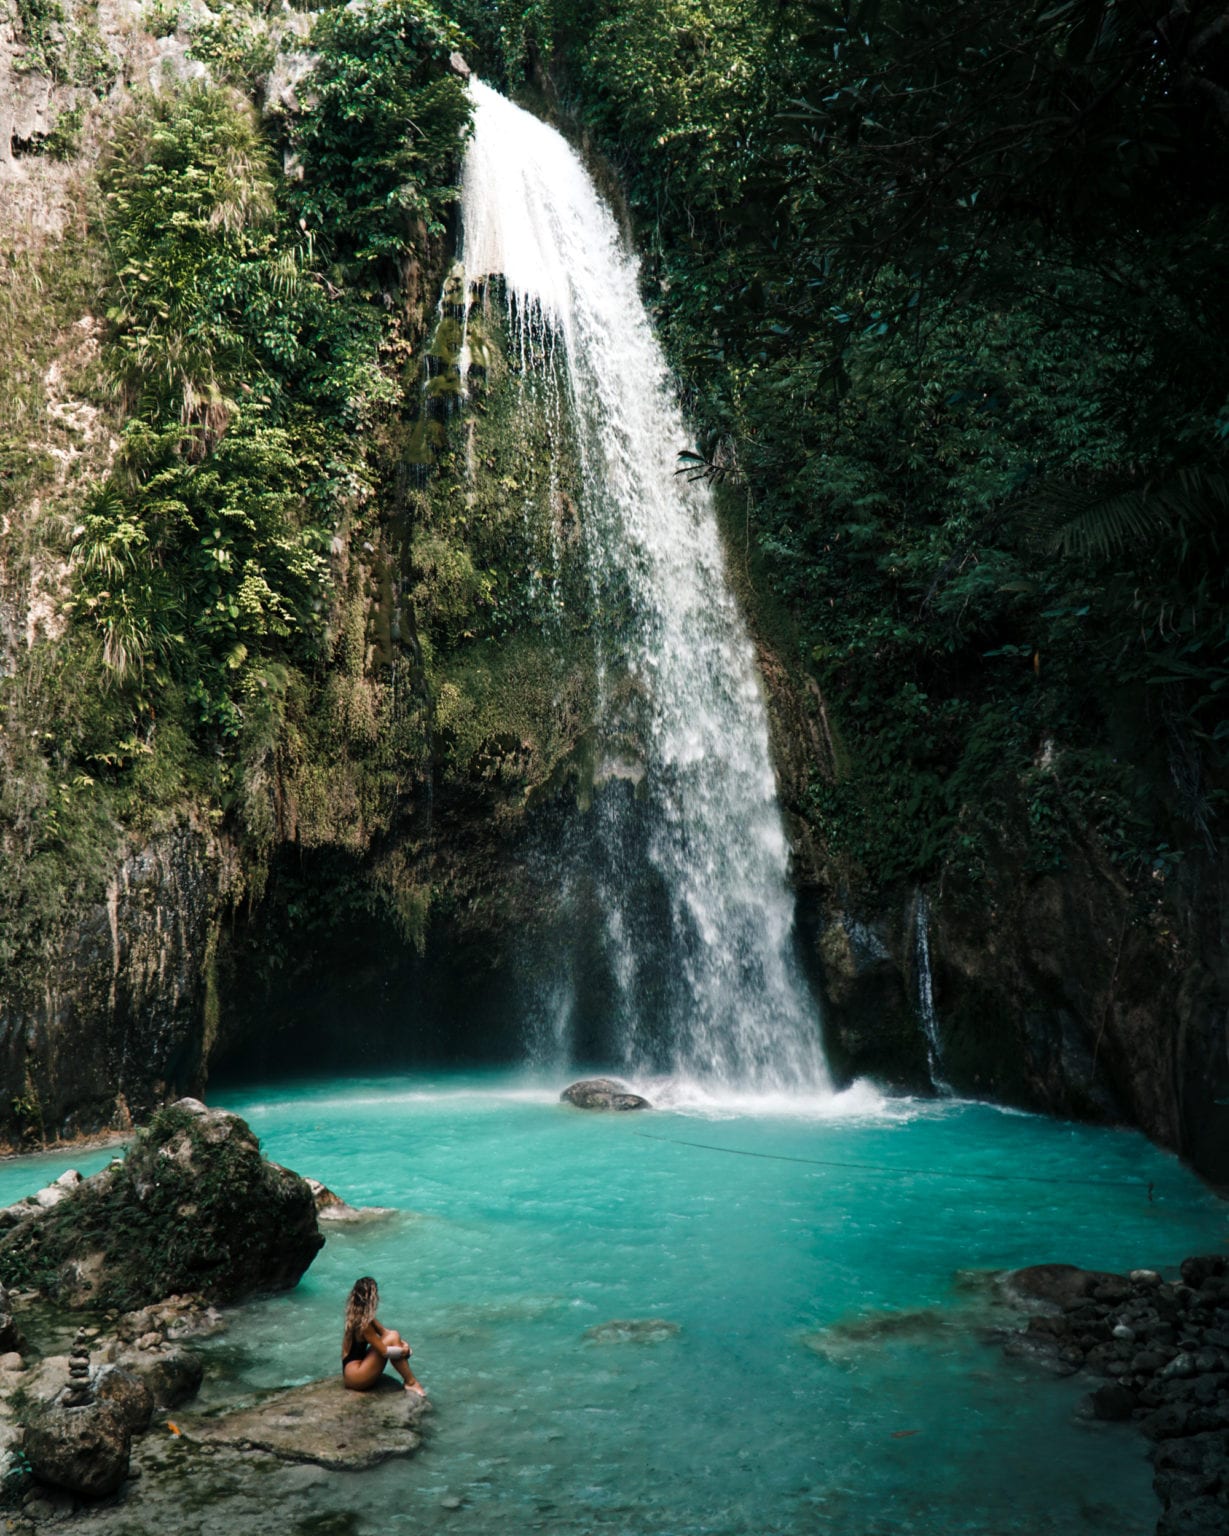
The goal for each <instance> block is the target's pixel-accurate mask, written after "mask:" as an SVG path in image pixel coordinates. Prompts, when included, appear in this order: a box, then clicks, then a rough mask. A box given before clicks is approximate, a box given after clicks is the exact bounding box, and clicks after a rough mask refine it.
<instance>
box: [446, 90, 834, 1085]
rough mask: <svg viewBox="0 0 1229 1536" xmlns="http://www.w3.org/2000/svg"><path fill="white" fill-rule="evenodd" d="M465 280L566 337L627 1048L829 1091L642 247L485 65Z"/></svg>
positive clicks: (755, 704)
mask: <svg viewBox="0 0 1229 1536" xmlns="http://www.w3.org/2000/svg"><path fill="white" fill-rule="evenodd" d="M471 90H472V92H473V99H474V109H475V110H474V135H473V140H472V142H471V145H470V148H469V151H468V154H467V156H466V161H465V168H464V176H463V197H462V219H463V231H464V235H463V252H462V261H463V265H464V268H465V274H466V278H467V280H468V282H469V283H470V284H472V285H480V286H481V285H483V284H485V283H486V281H487V280H488V279H490V278H492V277H496V276H500V277H502V278H503V281H504V287H505V293H506V299H507V306H508V315H509V322H510V326H511V329H512V334H513V337H514V344H515V345H516V346H517V347H518V348H519V352H520V356H521V358H522V360H527V359H530V360H531V359H535V358H544V357H545V358H547V359H549V358H550V357H551V355H552V353H553V354H554V358H555V361H556V363H557V366H558V368H559V370H560V372H561V376H562V378H563V379H564V381H565V383H564V394H565V396H566V403H567V408H568V411H569V413H570V416H571V420H572V430H573V432H574V434H575V438H576V444H577V452H578V456H579V459H580V476H581V482H582V484H581V501H582V522H583V529H584V543H585V560H586V564H587V569H588V573H589V580H590V584H591V591H592V599H591V600H592V608H593V615H594V626H595V631H596V645H597V648H598V665H599V687H600V692H601V701H600V714H601V719H600V721H599V726H598V732H599V751H598V779H599V781H602V780H604V781H605V782H606V785H607V791H608V792H606V793H604V794H602V795H601V796H600V797H599V805H598V808H597V810H596V813H595V821H596V828H595V841H596V842H597V843H598V844H599V845H600V846H599V848H598V849H597V850H596V852H597V853H598V854H599V855H600V856H598V857H596V858H595V860H594V866H595V868H596V869H597V870H598V871H599V873H598V874H597V876H596V878H597V880H598V883H599V885H600V887H601V892H600V894H601V906H602V908H603V910H604V912H605V914H606V915H605V923H606V929H607V932H606V947H607V952H608V956H609V960H610V967H611V971H612V973H613V977H614V984H615V987H616V991H617V1005H618V1011H619V1014H620V1019H619V1036H620V1045H619V1047H618V1048H619V1050H620V1051H621V1054H622V1055H623V1058H624V1062H625V1065H626V1066H627V1067H628V1068H630V1069H633V1070H634V1069H636V1068H646V1067H651V1068H656V1069H663V1068H664V1069H667V1070H671V1071H676V1072H681V1073H685V1074H687V1075H690V1076H694V1077H699V1078H701V1079H706V1080H709V1081H715V1082H720V1083H724V1084H738V1085H739V1086H742V1087H754V1088H760V1089H781V1088H787V1089H792V1088H811V1089H814V1088H824V1087H826V1085H827V1073H826V1068H825V1064H824V1058H823V1052H822V1047H821V1045H820V1040H819V1025H818V1019H817V1017H816V1012H815V1008H814V1005H813V1003H812V1001H811V998H810V996H809V994H808V991H807V988H806V986H805V983H804V981H803V979H802V977H801V975H800V974H799V970H798V965H797V961H796V958H795V954H794V933H793V899H792V895H791V892H790V889H789V885H788V880H787V859H788V848H787V844H786V838H785V833H784V829H783V826H782V822H781V815H780V810H779V808H778V805H777V801H776V793H775V785H774V780H773V772H772V764H771V761H770V758H769V750H768V728H767V717H766V712H765V707H764V700H763V697H762V694H761V691H760V684H759V679H758V676H757V673H756V669H755V660H754V653H753V649H752V646H751V643H750V641H749V639H748V636H747V633H746V630H745V627H744V625H743V623H742V619H741V617H740V615H739V612H738V609H737V605H736V604H735V601H734V598H733V596H732V594H731V592H730V589H729V586H728V584H727V581H726V575H725V568H724V560H723V555H722V550H721V544H720V539H719V536H718V530H717V524H716V517H715V512H714V508H713V506H712V502H711V497H710V495H709V493H708V490H707V487H704V486H696V485H688V484H686V483H685V482H683V481H681V480H680V479H679V478H678V476H677V475H676V474H675V469H676V464H677V451H678V446H679V444H680V443H681V442H683V441H685V437H686V433H685V428H684V425H683V421H682V416H681V413H680V411H679V409H678V406H677V403H676V401H675V400H674V398H673V394H672V391H671V388H670V381H669V378H668V375H667V370H666V366H665V362H664V359H663V357H662V354H661V351H660V348H659V347H658V345H657V342H656V339H655V337H654V335H653V332H652V329H651V327H650V325H649V321H648V318H647V316H646V314H645V311H644V307H643V305H642V303H641V300H640V296H639V292H638V289H637V281H636V268H635V264H634V261H633V260H632V258H631V257H630V256H629V255H628V254H627V252H626V251H625V249H624V248H623V244H622V241H621V239H620V235H619V230H618V228H617V226H616V223H615V220H614V218H613V217H612V215H611V213H610V211H609V210H608V209H607V208H606V206H605V205H604V204H603V202H602V201H601V199H600V197H599V196H598V193H597V190H596V188H595V187H594V185H593V182H592V180H591V178H590V177H589V175H588V173H587V171H586V170H585V168H584V166H583V164H582V163H581V161H580V159H579V157H578V156H577V155H576V154H575V153H574V152H573V150H572V149H571V148H570V147H569V146H568V144H567V143H566V142H565V141H564V139H563V138H562V137H561V136H560V135H559V134H558V133H557V132H555V130H554V129H552V128H550V127H548V126H547V125H546V124H545V123H542V122H540V121H539V120H538V119H536V118H534V117H532V116H531V115H530V114H529V113H527V112H524V111H522V110H520V109H519V108H518V107H516V106H514V105H513V104H512V103H511V102H509V101H507V100H506V99H505V98H503V97H502V96H500V95H499V94H498V93H497V92H495V91H493V90H491V89H490V88H489V87H488V86H485V85H483V84H481V83H480V82H478V81H474V82H472V84H471Z"/></svg>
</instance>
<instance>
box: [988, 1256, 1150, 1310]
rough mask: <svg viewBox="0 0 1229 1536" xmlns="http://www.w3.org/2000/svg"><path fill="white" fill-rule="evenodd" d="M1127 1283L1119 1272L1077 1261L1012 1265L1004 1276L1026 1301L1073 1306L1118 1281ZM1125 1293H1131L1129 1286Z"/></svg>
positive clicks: (1008, 1288)
mask: <svg viewBox="0 0 1229 1536" xmlns="http://www.w3.org/2000/svg"><path fill="white" fill-rule="evenodd" d="M1119 1282H1121V1284H1122V1286H1124V1287H1125V1286H1126V1282H1125V1281H1123V1280H1122V1277H1121V1276H1120V1275H1110V1274H1104V1273H1102V1272H1101V1271H1099V1270H1095V1269H1077V1268H1076V1266H1075V1265H1074V1264H1032V1265H1030V1266H1029V1267H1028V1268H1027V1269H1013V1270H1011V1271H1010V1273H1008V1274H1007V1275H1005V1276H1004V1277H1003V1283H1004V1285H1005V1286H1006V1287H1007V1290H1008V1291H1009V1292H1011V1293H1013V1294H1014V1295H1016V1296H1018V1297H1022V1298H1023V1299H1024V1300H1026V1301H1040V1302H1048V1303H1049V1304H1050V1305H1052V1306H1056V1307H1064V1308H1066V1307H1073V1306H1075V1305H1077V1304H1078V1303H1079V1302H1081V1301H1084V1300H1086V1299H1087V1298H1088V1297H1090V1296H1092V1295H1093V1293H1094V1291H1096V1290H1097V1289H1099V1288H1103V1287H1107V1286H1109V1287H1111V1288H1112V1289H1114V1290H1115V1294H1116V1295H1117V1294H1118V1292H1117V1285H1118V1283H1119ZM1121 1294H1122V1295H1124V1296H1125V1295H1127V1294H1129V1288H1127V1289H1124V1290H1123V1291H1122V1293H1121Z"/></svg>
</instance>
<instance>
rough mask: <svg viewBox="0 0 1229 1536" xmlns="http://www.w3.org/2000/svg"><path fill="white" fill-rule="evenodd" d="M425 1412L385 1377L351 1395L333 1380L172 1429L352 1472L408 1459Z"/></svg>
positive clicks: (418, 1437)
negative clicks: (390, 1460) (369, 1389)
mask: <svg viewBox="0 0 1229 1536" xmlns="http://www.w3.org/2000/svg"><path fill="white" fill-rule="evenodd" d="M429 1411H430V1403H429V1402H428V1401H427V1400H426V1399H425V1398H422V1397H419V1396H418V1395H417V1394H416V1393H413V1392H407V1391H406V1390H405V1389H404V1387H403V1386H402V1385H401V1382H400V1380H394V1379H393V1378H392V1377H391V1376H385V1377H381V1379H380V1380H379V1382H377V1384H376V1386H375V1387H374V1388H373V1389H372V1390H371V1391H370V1392H350V1391H348V1390H347V1389H346V1388H345V1387H344V1386H343V1385H342V1382H341V1377H340V1375H337V1376H330V1377H328V1378H326V1379H325V1380H324V1381H313V1382H310V1383H309V1384H308V1385H307V1386H303V1387H291V1388H290V1389H289V1390H288V1391H285V1392H277V1393H274V1394H272V1395H271V1396H269V1397H266V1398H263V1399H262V1400H261V1401H259V1402H257V1403H254V1404H251V1405H249V1406H247V1407H243V1408H239V1409H236V1410H235V1411H233V1412H230V1413H224V1414H221V1415H218V1416H216V1417H212V1416H211V1417H206V1416H204V1415H201V1416H198V1417H192V1418H182V1419H181V1420H180V1421H179V1425H178V1427H179V1429H180V1432H181V1434H182V1435H183V1436H185V1437H186V1438H188V1439H190V1440H198V1441H201V1442H204V1443H207V1444H213V1445H227V1446H234V1447H237V1448H239V1449H241V1450H257V1451H265V1452H267V1453H268V1454H269V1455H271V1456H276V1457H277V1458H278V1459H279V1460H281V1461H290V1462H311V1463H313V1464H314V1465H316V1466H319V1467H329V1468H333V1469H335V1470H337V1471H351V1472H353V1471H362V1470H363V1469H365V1468H367V1467H374V1466H378V1465H379V1463H380V1462H382V1461H388V1460H389V1459H390V1458H392V1457H394V1456H409V1455H412V1454H413V1452H414V1451H416V1450H417V1449H418V1447H419V1446H420V1445H421V1444H422V1429H421V1426H422V1420H423V1417H424V1416H425V1414H427V1413H428V1412H429Z"/></svg>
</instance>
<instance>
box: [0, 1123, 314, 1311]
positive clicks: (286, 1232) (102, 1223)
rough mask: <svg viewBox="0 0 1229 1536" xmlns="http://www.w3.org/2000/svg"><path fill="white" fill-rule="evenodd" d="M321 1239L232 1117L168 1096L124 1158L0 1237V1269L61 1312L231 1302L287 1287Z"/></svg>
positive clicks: (302, 1192)
mask: <svg viewBox="0 0 1229 1536" xmlns="http://www.w3.org/2000/svg"><path fill="white" fill-rule="evenodd" d="M323 1243H324V1238H323V1237H322V1236H321V1235H320V1230H319V1228H318V1227H317V1225H316V1206H315V1201H314V1200H313V1198H312V1191H311V1189H310V1188H309V1186H308V1185H307V1183H306V1181H305V1180H303V1179H301V1178H300V1177H299V1176H298V1174H296V1173H291V1172H290V1171H289V1170H288V1169H285V1168H281V1167H278V1166H277V1165H276V1164H273V1163H268V1162H266V1161H265V1160H264V1158H262V1157H261V1155H260V1143H259V1142H258V1141H257V1139H256V1137H255V1136H254V1135H253V1133H252V1131H251V1130H250V1129H249V1127H248V1126H247V1124H246V1123H245V1122H244V1121H243V1120H241V1119H240V1118H239V1116H238V1115H232V1114H229V1113H228V1112H227V1111H226V1110H222V1109H207V1108H206V1107H205V1106H204V1105H203V1104H201V1103H200V1102H199V1101H198V1100H196V1099H180V1100H179V1102H178V1103H176V1104H172V1105H170V1106H169V1107H168V1108H167V1109H164V1110H160V1111H159V1113H158V1114H156V1115H155V1116H154V1118H153V1120H152V1121H151V1122H150V1125H149V1128H148V1129H147V1130H145V1131H142V1132H141V1133H140V1135H138V1137H137V1138H136V1140H135V1141H134V1142H133V1144H132V1147H131V1149H130V1150H129V1152H128V1155H127V1157H126V1158H125V1159H124V1160H123V1161H122V1162H117V1163H113V1164H112V1165H111V1167H110V1168H107V1169H105V1170H104V1171H103V1172H102V1173H98V1174H95V1175H94V1176H93V1177H92V1178H89V1179H85V1180H83V1181H82V1182H81V1183H80V1184H78V1185H77V1186H76V1187H75V1188H73V1189H70V1190H67V1191H66V1192H65V1194H64V1196H63V1198H62V1199H60V1200H59V1201H58V1202H57V1203H56V1204H55V1205H54V1206H53V1207H52V1208H51V1209H50V1210H48V1211H47V1212H46V1213H45V1214H44V1215H43V1216H42V1217H41V1218H39V1219H38V1220H37V1221H23V1222H21V1223H20V1224H19V1225H18V1226H16V1227H14V1228H12V1229H10V1230H9V1231H8V1232H7V1233H6V1234H5V1235H4V1237H3V1238H2V1239H0V1272H3V1273H4V1274H5V1276H6V1278H8V1279H9V1280H15V1281H17V1282H18V1283H20V1284H22V1285H28V1286H35V1287H37V1288H38V1289H40V1290H42V1291H44V1292H45V1293H46V1294H48V1295H49V1296H51V1297H52V1298H53V1299H55V1300H57V1301H59V1302H61V1303H63V1304H65V1305H67V1306H85V1305H91V1304H96V1303H102V1304H105V1305H112V1306H116V1305H117V1306H122V1307H125V1308H131V1307H136V1306H142V1305H146V1304H148V1303H150V1302H154V1301H158V1300H160V1299H161V1298H162V1297H164V1296H169V1295H171V1294H173V1293H189V1294H193V1295H196V1296H200V1297H203V1298H205V1299H206V1300H209V1301H220V1302H233V1301H237V1300H239V1299H241V1298H242V1297H244V1296H249V1295H252V1294H253V1293H258V1292H262V1291H280V1290H286V1289H288V1288H289V1287H290V1286H292V1285H295V1284H296V1283H297V1282H298V1279H299V1277H300V1276H301V1275H302V1273H303V1271H304V1270H305V1269H306V1268H307V1266H308V1265H309V1264H310V1263H311V1261H312V1259H313V1258H314V1257H315V1255H316V1253H317V1252H318V1251H319V1249H320V1248H321V1246H322V1245H323Z"/></svg>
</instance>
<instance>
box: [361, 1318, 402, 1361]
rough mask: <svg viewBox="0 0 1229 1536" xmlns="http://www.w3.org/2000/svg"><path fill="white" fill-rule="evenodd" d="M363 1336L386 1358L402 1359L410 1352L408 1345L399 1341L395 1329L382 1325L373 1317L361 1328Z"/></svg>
mask: <svg viewBox="0 0 1229 1536" xmlns="http://www.w3.org/2000/svg"><path fill="white" fill-rule="evenodd" d="M363 1338H364V1339H366V1340H367V1342H368V1344H370V1345H371V1347H372V1349H374V1350H375V1351H376V1353H377V1354H380V1355H383V1356H384V1358H385V1359H386V1360H404V1359H405V1358H406V1356H407V1355H409V1354H410V1348H409V1345H408V1344H403V1343H402V1342H401V1339H400V1336H399V1335H398V1333H397V1330H396V1329H395V1328H385V1327H383V1326H382V1325H381V1324H380V1322H379V1321H378V1320H377V1319H376V1318H374V1317H373V1318H372V1320H371V1321H370V1322H369V1323H368V1324H367V1326H366V1328H364V1329H363Z"/></svg>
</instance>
